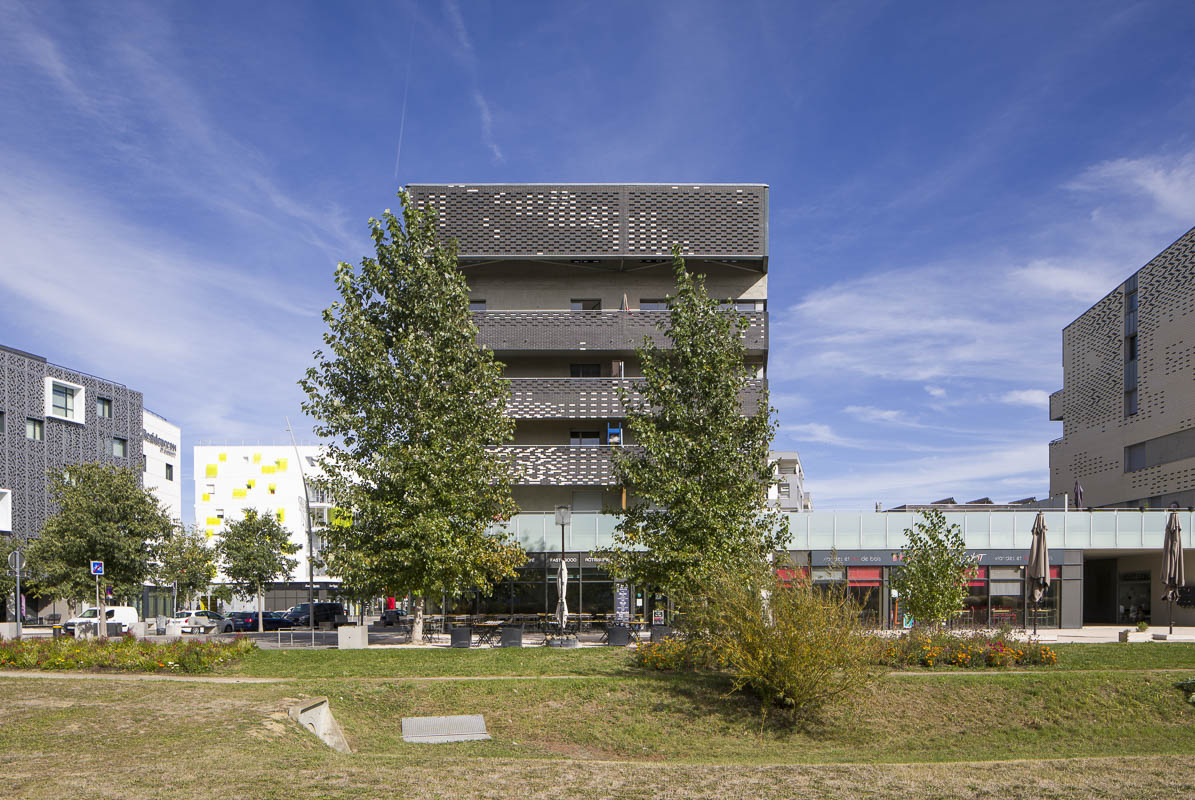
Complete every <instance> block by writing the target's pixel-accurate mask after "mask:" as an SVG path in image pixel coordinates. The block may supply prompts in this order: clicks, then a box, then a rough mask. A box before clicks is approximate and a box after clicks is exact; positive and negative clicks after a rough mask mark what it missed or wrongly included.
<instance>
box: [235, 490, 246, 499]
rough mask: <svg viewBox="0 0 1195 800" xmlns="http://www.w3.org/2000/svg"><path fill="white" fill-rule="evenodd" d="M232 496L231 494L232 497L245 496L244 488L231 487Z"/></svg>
mask: <svg viewBox="0 0 1195 800" xmlns="http://www.w3.org/2000/svg"><path fill="white" fill-rule="evenodd" d="M232 496H233V497H244V496H245V490H244V489H233V490H232Z"/></svg>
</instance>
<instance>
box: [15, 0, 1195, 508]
mask: <svg viewBox="0 0 1195 800" xmlns="http://www.w3.org/2000/svg"><path fill="white" fill-rule="evenodd" d="M1193 32H1195V6H1192V5H1191V4H1189V3H1185V2H1172V3H1166V2H1157V3H1126V2H1123V1H1122V0H1117V2H1098V1H1097V0H1083V2H1073V3H1068V2H1052V3H1037V2H1033V3H1015V2H1009V3H989V4H972V3H966V4H964V3H949V2H944V3H908V2H901V3H880V2H868V3H787V2H783V3H774V4H773V3H760V2H736V3H700V2H672V3H667V2H659V3H650V4H646V3H638V2H603V3H593V4H582V3H546V2H545V3H540V4H532V3H522V2H511V1H510V0H507V1H505V2H465V1H464V0H447V1H446V2H439V3H437V2H421V3H401V2H400V3H394V4H382V3H368V4H367V3H351V4H348V3H346V4H331V3H314V2H312V3H301V2H286V3H283V2H272V3H251V4H248V3H204V4H196V3H147V4H144V5H142V4H134V3H108V4H97V3H91V4H80V3H61V4H59V3H49V2H31V3H20V2H13V0H0V109H2V110H0V242H3V251H2V254H0V342H3V343H5V344H8V345H10V346H15V347H18V348H21V349H25V350H30V351H33V352H36V353H39V354H41V355H44V356H46V357H48V358H49V359H50V360H51V361H54V362H57V363H61V364H65V365H68V366H71V367H73V368H77V369H81V370H84V371H87V372H93V373H96V374H100V375H103V376H105V377H109V378H112V379H115V380H119V381H121V382H123V383H126V384H128V385H130V386H132V387H134V388H138V389H141V390H142V391H144V393H145V398H146V404H147V406H148V407H149V408H151V409H153V410H155V411H158V412H159V413H161V414H164V415H165V416H167V417H169V418H170V419H172V420H173V421H175V422H177V423H178V424H180V425H181V426H182V427H183V431H184V457H185V458H186V454H187V452H188V446H189V445H190V444H192V443H195V442H200V441H222V442H241V441H246V442H257V441H262V442H273V441H277V442H278V443H282V442H283V441H284V437H285V434H284V432H283V429H284V422H283V417H284V416H285V415H288V414H289V415H291V416H292V418H293V417H296V416H298V414H299V412H298V404H299V402H300V400H301V395H300V392H299V390H298V388H297V386H296V384H295V382H296V380H297V379H298V378H299V377H300V375H301V374H302V372H303V370H304V369H305V368H306V366H307V365H308V363H309V361H310V354H311V352H312V351H313V350H314V349H315V348H316V347H318V346H319V337H320V333H321V329H322V323H321V321H320V319H319V313H320V310H321V309H322V308H323V307H324V306H326V305H327V304H328V303H329V302H330V301H331V300H332V299H333V297H332V283H331V273H332V269H333V267H334V265H335V263H336V262H337V261H338V260H347V261H354V262H355V261H357V260H359V259H360V257H361V256H362V255H364V254H365V253H366V252H367V247H368V238H367V235H366V233H367V229H366V219H367V218H368V217H369V216H370V215H372V214H376V213H378V212H379V211H380V210H381V209H383V208H386V207H390V206H393V205H396V201H395V199H394V192H395V190H396V188H397V186H398V185H399V184H400V183H406V182H421V181H448V180H451V181H476V182H482V181H684V182H696V181H744V182H765V183H768V184H770V186H771V273H770V281H771V283H770V309H771V311H772V315H773V318H772V333H773V350H772V356H771V366H770V372H769V377H770V378H771V387H772V392H773V395H772V397H773V402H774V404H775V405H776V406H777V408H778V409H779V412H780V415H779V421H780V433H779V436H778V439H777V446H778V447H780V448H784V449H797V450H799V451H800V452H801V454H802V458H803V461H804V463H805V469H806V473H807V479H808V488H809V489H810V490H811V491H812V492H813V493H814V498H815V504H816V507H818V508H870V507H871V505H872V504H873V503H874V502H876V501H880V502H883V503H885V504H886V505H887V504H895V503H901V502H910V501H914V502H915V501H929V500H934V499H937V498H939V497H943V496H946V495H953V496H955V497H957V498H958V499H959V500H968V499H972V498H975V497H979V496H983V495H989V496H991V497H993V498H994V499H996V500H1011V499H1016V498H1019V497H1023V496H1026V495H1038V496H1041V495H1044V494H1045V493H1046V492H1047V490H1048V475H1047V465H1048V453H1047V443H1048V442H1049V440H1050V439H1052V438H1054V437H1056V436H1059V435H1061V426H1060V424H1059V423H1051V422H1049V421H1048V419H1047V411H1046V398H1047V395H1048V394H1049V392H1051V391H1054V390H1055V389H1058V388H1060V387H1061V380H1062V376H1061V352H1060V351H1061V329H1062V327H1063V326H1064V325H1065V324H1066V323H1068V322H1069V321H1070V320H1071V319H1073V318H1074V317H1075V316H1077V315H1078V314H1079V313H1081V312H1082V311H1083V310H1084V309H1086V308H1087V307H1088V306H1089V305H1090V304H1091V303H1092V302H1094V301H1095V300H1097V299H1098V298H1099V297H1100V296H1102V295H1103V294H1104V293H1106V292H1107V291H1109V290H1110V289H1111V288H1112V287H1113V286H1114V285H1116V283H1118V282H1119V281H1120V280H1123V278H1124V277H1125V276H1127V275H1128V274H1130V273H1131V272H1132V271H1134V270H1135V269H1136V268H1138V267H1139V266H1141V265H1142V264H1144V263H1145V262H1146V261H1148V260H1149V259H1150V258H1151V257H1152V256H1153V255H1155V254H1156V253H1157V252H1158V251H1160V250H1161V249H1162V248H1164V247H1165V246H1166V245H1167V244H1169V243H1170V242H1171V241H1173V240H1174V239H1176V238H1177V237H1178V236H1179V235H1181V234H1182V233H1183V232H1184V231H1186V230H1187V229H1188V228H1189V227H1190V226H1191V225H1192V224H1195V140H1193V136H1192V132H1193V131H1195V49H1192V48H1191V46H1190V41H1191V38H1192V34H1193ZM404 108H405V115H404ZM400 144H401V146H400ZM307 427H309V426H307ZM308 438H310V437H308ZM190 467H191V465H190V459H189V458H186V464H185V467H184V471H183V473H184V474H183V477H184V480H185V481H186V483H184V487H185V491H184V500H183V502H184V507H189V506H190V504H191V486H190V480H191V474H190ZM188 513H189V512H188Z"/></svg>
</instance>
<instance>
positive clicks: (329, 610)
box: [284, 603, 346, 628]
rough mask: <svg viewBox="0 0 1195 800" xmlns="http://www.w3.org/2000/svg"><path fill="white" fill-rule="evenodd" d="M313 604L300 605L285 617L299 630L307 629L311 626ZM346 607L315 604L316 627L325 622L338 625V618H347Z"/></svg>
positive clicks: (336, 604) (291, 609)
mask: <svg viewBox="0 0 1195 800" xmlns="http://www.w3.org/2000/svg"><path fill="white" fill-rule="evenodd" d="M310 608H311V604H310V603H299V604H298V605H297V606H291V608H290V609H289V610H288V611H287V612H286V614H285V615H284V616H285V617H286V618H287V619H288V620H290V622H291V624H292V625H294V626H295V627H297V628H305V627H307V626H308V625H310V624H311V611H310ZM345 616H346V615H345V610H344V606H343V605H341V604H340V603H316V604H315V625H316V627H319V626H320V625H322V624H323V623H325V622H331V623H332V624H336V618H337V617H345Z"/></svg>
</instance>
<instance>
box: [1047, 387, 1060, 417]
mask: <svg viewBox="0 0 1195 800" xmlns="http://www.w3.org/2000/svg"><path fill="white" fill-rule="evenodd" d="M1050 419H1051V420H1053V421H1054V422H1061V421H1062V390H1061V389H1059V390H1058V391H1056V392H1054V394H1052V395H1050Z"/></svg>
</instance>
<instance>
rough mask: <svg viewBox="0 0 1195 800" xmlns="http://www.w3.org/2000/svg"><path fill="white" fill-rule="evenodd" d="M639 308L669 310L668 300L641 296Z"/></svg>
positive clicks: (641, 309)
mask: <svg viewBox="0 0 1195 800" xmlns="http://www.w3.org/2000/svg"><path fill="white" fill-rule="evenodd" d="M639 310H640V311H667V310H668V301H667V300H656V299H648V298H646V297H640V298H639Z"/></svg>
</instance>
